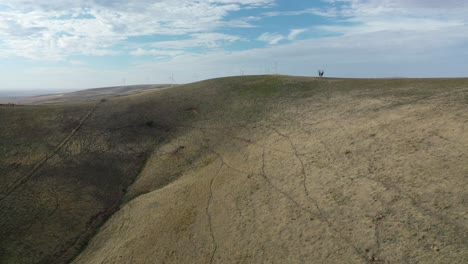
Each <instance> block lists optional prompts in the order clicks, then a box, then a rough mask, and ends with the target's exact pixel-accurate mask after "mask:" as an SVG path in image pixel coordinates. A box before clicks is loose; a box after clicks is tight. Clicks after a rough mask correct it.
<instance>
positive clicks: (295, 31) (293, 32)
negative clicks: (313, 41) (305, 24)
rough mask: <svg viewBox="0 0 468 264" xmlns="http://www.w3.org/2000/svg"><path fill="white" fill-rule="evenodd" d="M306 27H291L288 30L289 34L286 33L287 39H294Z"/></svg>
mask: <svg viewBox="0 0 468 264" xmlns="http://www.w3.org/2000/svg"><path fill="white" fill-rule="evenodd" d="M306 31H307V29H305V28H299V29H292V30H290V31H289V35H288V39H289V40H295V39H296V38H297V36H299V35H300V34H302V33H304V32H306Z"/></svg>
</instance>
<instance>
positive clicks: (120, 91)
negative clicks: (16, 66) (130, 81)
mask: <svg viewBox="0 0 468 264" xmlns="http://www.w3.org/2000/svg"><path fill="white" fill-rule="evenodd" d="M171 86H172V85H170V84H151V85H129V86H115V87H104V88H94V89H87V90H82V91H77V92H69V93H57V94H46V95H37V96H19V97H12V96H11V95H10V96H8V97H4V98H2V95H1V94H0V103H3V104H8V103H14V104H21V105H30V104H32V105H38V104H52V103H67V102H78V101H85V100H99V99H108V98H111V97H118V96H125V95H130V94H137V93H142V92H146V91H151V90H155V89H164V88H168V87H171Z"/></svg>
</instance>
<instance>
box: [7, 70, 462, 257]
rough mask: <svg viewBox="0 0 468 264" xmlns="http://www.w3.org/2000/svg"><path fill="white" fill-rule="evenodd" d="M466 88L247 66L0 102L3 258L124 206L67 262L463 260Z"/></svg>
mask: <svg viewBox="0 0 468 264" xmlns="http://www.w3.org/2000/svg"><path fill="white" fill-rule="evenodd" d="M467 95H468V80H466V79H452V80H442V79H440V80H416V79H404V80H346V79H313V78H298V77H286V76H254V77H236V78H225V79H217V80H210V81H205V82H200V83H195V84H191V85H187V86H181V87H177V88H174V89H169V90H164V91H158V92H154V93H149V94H144V95H134V96H130V97H121V98H114V99H111V100H109V101H107V102H101V103H99V104H97V105H95V104H84V103H83V104H79V105H78V104H73V105H70V104H69V105H63V106H54V107H37V108H28V107H19V108H14V107H10V108H8V107H3V108H2V112H1V113H2V116H0V120H1V121H2V123H5V124H16V125H10V127H7V128H5V129H2V130H0V132H1V133H3V134H2V137H1V138H2V139H6V138H9V140H8V141H7V140H5V142H2V147H3V146H5V147H3V149H2V153H4V154H3V155H4V158H2V159H1V160H2V163H3V164H2V168H3V171H2V175H5V177H4V179H7V180H8V183H9V184H7V185H2V186H8V187H7V188H4V189H3V190H2V193H3V196H4V197H5V198H3V199H2V201H0V206H1V208H0V209H1V210H0V212H1V214H2V215H1V217H2V223H6V224H3V225H2V226H1V230H0V231H1V232H3V233H2V237H5V239H2V241H1V242H2V244H1V245H0V246H1V247H0V249H1V251H0V253H1V255H0V257H1V258H0V259H1V260H18V261H17V262H18V263H31V262H40V261H39V260H42V262H44V263H48V262H49V263H50V262H54V261H55V263H60V262H65V261H67V260H69V259H70V258H71V257H72V256H73V255H74V254H76V253H77V252H78V250H80V249H81V245H82V244H83V243H84V242H85V241H87V238H89V237H90V236H91V235H92V232H94V230H96V228H97V227H98V226H99V225H100V223H102V222H103V221H104V220H105V219H106V218H107V216H108V215H110V214H111V213H112V212H113V211H115V210H116V209H117V207H120V209H119V210H118V211H117V212H116V213H115V214H114V215H113V216H112V217H111V218H110V219H109V220H108V221H107V222H106V223H105V224H104V226H102V228H100V230H99V232H98V233H97V234H96V235H95V236H94V238H93V239H92V240H91V241H90V243H89V244H88V245H87V247H86V249H85V250H84V251H83V252H82V253H81V254H80V255H79V256H78V257H77V258H75V260H74V263H264V262H265V263H405V262H406V263H415V262H419V263H465V262H466V261H467V260H468V215H467V212H468V210H467V209H468V206H467V203H466V201H467V199H468V189H467V188H466V187H467V186H468V179H467V178H466V175H467V174H468V164H467V163H466V159H467V157H468V134H467V133H466V128H467V125H468V118H467V117H468V111H467V110H468V96H467ZM38 115H39V116H40V117H41V119H38V118H37V117H38ZM13 117H15V118H16V119H14V120H12V118H13ZM59 121H60V122H59ZM65 124H69V125H65ZM33 131H38V132H36V133H34V132H33ZM13 133H14V134H15V135H13ZM38 133H39V135H41V133H43V135H44V136H43V137H42V138H40V139H38V140H37V141H38V142H36V143H35V144H31V143H29V142H28V140H29V139H31V138H38V137H37V135H38ZM3 143H4V144H3ZM40 153H48V154H47V155H45V158H44V156H43V155H42V156H41V155H40ZM18 164H20V165H18ZM37 164H39V165H37ZM28 173H29V174H28ZM24 175H27V176H28V177H26V178H24ZM135 178H136V180H135ZM134 180H135V181H134ZM133 181H134V182H133ZM132 182H133V184H132ZM22 186H25V187H22ZM53 193H55V196H54V198H49V199H46V198H43V199H37V197H46V196H48V195H49V196H53ZM28 199H29V200H28ZM33 199H35V200H39V201H41V203H37V204H34V203H32V202H31V201H32V200H33ZM119 205H120V206H119ZM32 209H34V210H32ZM96 215H98V216H99V217H96ZM25 216H26V217H25ZM28 217H29V218H28ZM23 218H24V219H25V220H21V221H24V222H25V223H18V219H23ZM3 219H10V220H8V221H3ZM26 219H29V220H26ZM39 219H41V220H39ZM90 219H91V222H90ZM93 219H97V220H93ZM21 221H20V222H21ZM26 221H29V222H26ZM89 223H92V224H89ZM26 224H29V225H30V226H31V227H30V228H28V229H26V230H23V229H24V228H23V227H24V226H25V225H26ZM70 227H73V228H70ZM8 230H12V231H8ZM64 230H66V231H64ZM85 230H88V233H89V234H88V235H87V236H83V235H82V234H83V233H86V232H84V231H85ZM5 233H6V235H5ZM52 238H53V239H52ZM11 241H13V242H14V243H16V244H11V243H12V242H11ZM80 241H81V242H80ZM64 242H66V243H68V244H70V245H72V246H69V247H64V246H62V245H64ZM66 243H65V244H66ZM68 244H67V245H68ZM10 245H13V246H10ZM14 245H22V247H19V246H14ZM44 245H47V247H45V246H44ZM31 249H33V250H31ZM31 260H34V261H31Z"/></svg>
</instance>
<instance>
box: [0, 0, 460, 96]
mask: <svg viewBox="0 0 468 264" xmlns="http://www.w3.org/2000/svg"><path fill="white" fill-rule="evenodd" d="M467 32H468V3H467V1H462V0H445V1H436V0H322V1H310V0H197V1H192V0H190V1H189V0H134V1H126V0H125V1H124V0H113V1H109V0H36V1H30V0H0V90H4V91H5V90H34V89H36V90H39V89H41V90H44V89H47V90H57V91H58V90H75V89H83V88H91V87H102V86H114V85H123V84H141V83H168V82H170V76H172V75H174V78H175V81H176V82H178V83H187V82H192V81H197V80H201V79H208V78H214V77H221V76H231V75H240V74H242V73H243V74H272V73H275V72H276V71H278V72H279V73H281V74H291V75H307V76H314V75H316V72H317V69H319V68H320V69H321V68H323V69H325V73H326V75H328V76H337V77H463V76H468V65H467V63H466V62H465V61H466V58H467V57H468V34H467Z"/></svg>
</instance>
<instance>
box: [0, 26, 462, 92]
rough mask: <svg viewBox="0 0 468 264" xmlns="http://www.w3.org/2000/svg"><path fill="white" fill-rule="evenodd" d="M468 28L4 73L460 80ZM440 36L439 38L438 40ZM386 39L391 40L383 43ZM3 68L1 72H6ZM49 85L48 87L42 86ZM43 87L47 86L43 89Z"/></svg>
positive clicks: (132, 78) (26, 79)
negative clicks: (115, 65) (319, 74)
mask: <svg viewBox="0 0 468 264" xmlns="http://www.w3.org/2000/svg"><path fill="white" fill-rule="evenodd" d="M467 30H468V26H457V27H452V28H442V29H438V30H433V31H421V32H419V31H417V32H414V31H399V32H396V31H393V32H392V31H382V32H369V33H364V34H356V35H346V36H338V37H331V38H321V39H309V40H301V41H295V42H291V43H287V44H284V45H272V46H269V47H266V48H259V49H253V50H247V51H237V52H224V51H215V52H210V53H207V54H181V55H179V56H177V57H175V58H173V59H171V60H168V61H164V62H161V61H153V62H144V63H143V62H136V63H134V64H133V65H132V66H131V67H129V68H127V69H115V70H111V69H97V68H92V66H91V65H90V66H76V67H72V68H68V67H66V68H64V67H47V68H44V67H41V68H36V69H35V70H33V71H30V70H29V71H25V72H24V73H22V75H23V78H17V77H15V75H10V74H8V69H2V72H3V73H5V75H4V76H3V81H4V82H5V84H4V85H6V86H8V87H13V88H14V87H30V88H41V86H40V85H41V83H40V82H38V81H37V80H47V81H48V82H47V87H48V88H61V89H65V88H75V89H76V88H90V87H97V86H112V85H121V84H122V78H126V79H127V84H138V83H148V82H151V83H167V82H169V76H171V75H172V73H174V75H175V79H176V82H178V83H185V82H191V81H196V80H200V79H207V78H213V77H220V76H228V75H238V74H239V69H242V70H243V72H244V73H245V74H265V73H272V72H273V70H272V68H273V67H274V65H275V63H277V65H278V68H279V72H280V73H281V74H292V75H309V76H310V75H313V76H314V75H316V71H317V69H319V68H320V69H321V68H323V69H325V73H326V75H327V76H339V77H395V76H399V77H437V76H442V77H456V76H466V75H467V74H468V65H467V64H466V62H465V60H464V58H466V56H468V50H467V48H466V43H468V35H466V34H459V32H467ZM434 36H437V38H434ZM382 40H385V41H382ZM0 68H1V67H0ZM42 85H43V84H42ZM42 88H43V86H42Z"/></svg>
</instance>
